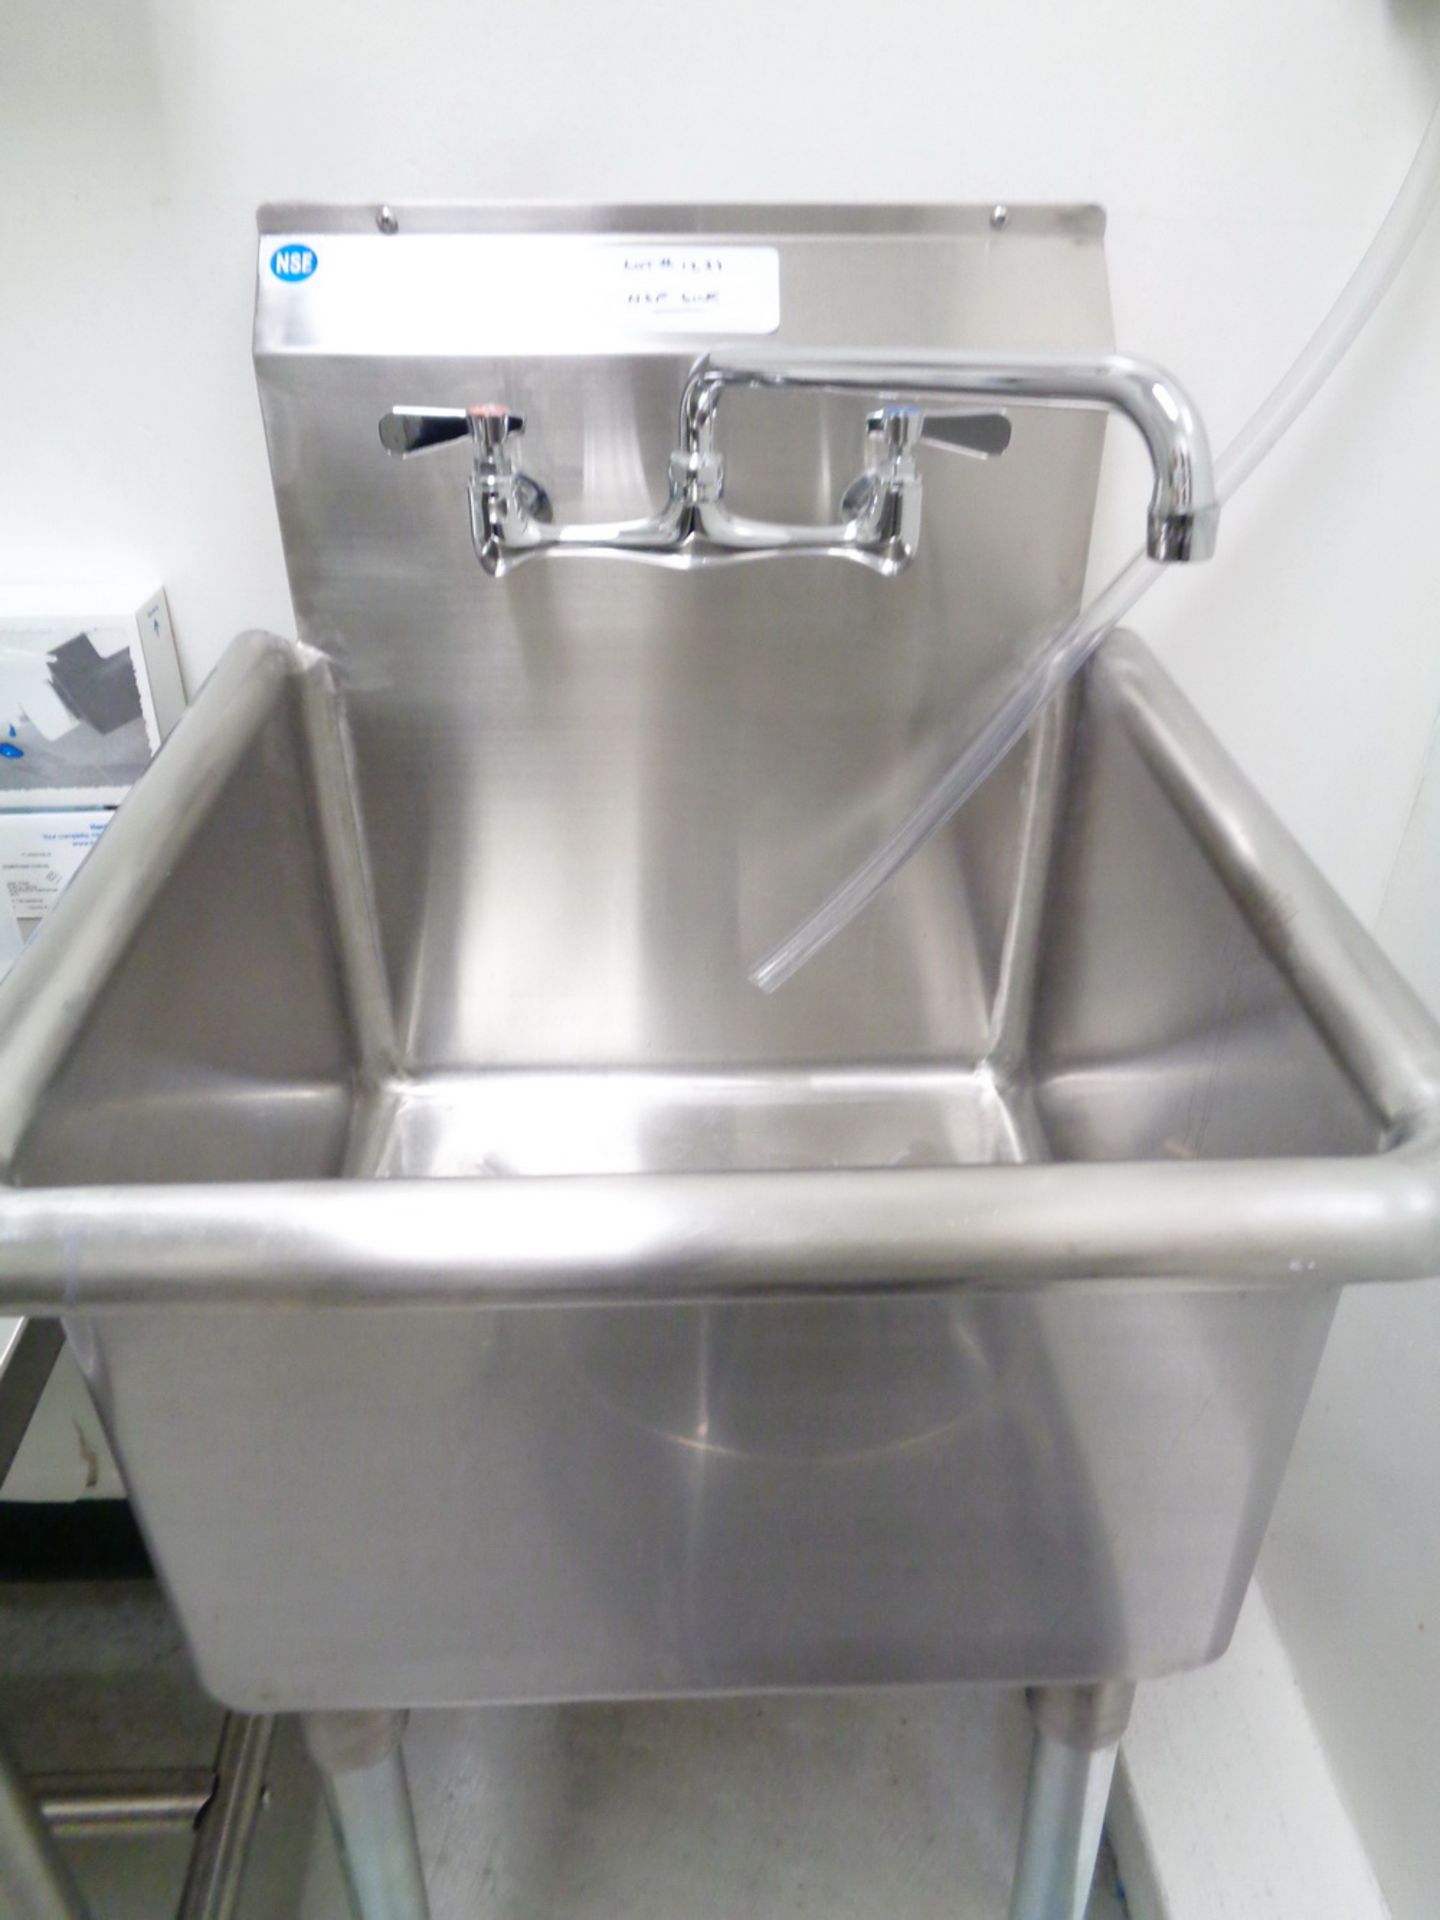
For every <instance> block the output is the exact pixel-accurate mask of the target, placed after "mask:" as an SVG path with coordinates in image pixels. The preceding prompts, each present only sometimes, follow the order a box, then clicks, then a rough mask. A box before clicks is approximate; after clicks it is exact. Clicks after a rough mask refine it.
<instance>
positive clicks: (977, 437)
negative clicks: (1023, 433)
mask: <svg viewBox="0 0 1440 1920" xmlns="http://www.w3.org/2000/svg"><path fill="white" fill-rule="evenodd" d="M1010 434H1011V426H1010V417H1009V415H1008V414H1004V413H927V414H926V415H925V426H924V428H923V430H922V432H921V435H920V439H921V441H922V443H923V444H924V445H925V446H933V447H945V448H948V449H949V451H950V452H952V453H968V454H969V455H970V457H971V458H972V459H975V460H994V459H997V458H998V457H999V455H1000V454H1002V453H1004V451H1005V449H1006V448H1007V447H1008V446H1009V444H1010Z"/></svg>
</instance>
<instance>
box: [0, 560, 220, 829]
mask: <svg viewBox="0 0 1440 1920" xmlns="http://www.w3.org/2000/svg"><path fill="white" fill-rule="evenodd" d="M184 705H185V689H184V685H183V682H182V681H181V678H180V665H179V661H178V660H177V658H176V654H175V638H174V634H173V632H172V631H171V626H170V611H169V608H168V607H167V606H166V604H165V595H164V592H163V590H161V589H157V590H156V591H155V592H153V593H149V594H145V595H137V594H133V593H130V594H124V595H123V596H122V595H121V594H119V593H112V594H105V593H99V594H97V593H93V592H91V591H90V590H88V589H86V590H83V591H81V592H77V591H75V590H74V589H69V590H60V589H56V588H41V587H4V588H0V808H5V809H9V808H13V807H24V808H32V807H33V808H39V809H42V810H47V811H48V810H51V809H54V808H57V807H83V808H96V807H113V806H117V805H118V804H119V803H120V801H121V800H123V799H124V797H125V794H126V792H127V791H128V790H129V788H130V787H131V786H132V785H133V783H134V782H135V781H136V780H137V779H138V778H139V776H140V775H141V774H142V773H143V772H144V770H145V768H146V766H147V765H148V763H149V761H150V759H151V756H152V755H153V754H154V753H155V752H156V750H157V749H158V747H159V745H160V742H161V741H162V740H163V739H164V737H165V735H166V734H167V733H168V732H169V731H170V729H171V727H173V726H174V724H175V722H176V721H177V720H178V719H179V717H180V714H181V712H182V710H183V708H184Z"/></svg>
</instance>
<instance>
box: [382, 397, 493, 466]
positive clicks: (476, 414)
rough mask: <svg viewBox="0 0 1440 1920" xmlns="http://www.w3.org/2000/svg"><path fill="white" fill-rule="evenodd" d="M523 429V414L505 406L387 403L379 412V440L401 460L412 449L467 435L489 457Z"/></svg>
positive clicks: (417, 450)
mask: <svg viewBox="0 0 1440 1920" xmlns="http://www.w3.org/2000/svg"><path fill="white" fill-rule="evenodd" d="M524 431H525V420H524V417H523V415H521V414H518V413H512V412H511V410H510V408H509V407H505V406H495V405H493V404H492V405H487V406H483V407H391V409H390V411H389V412H388V413H385V414H382V415H381V416H380V444H381V446H382V447H384V449H385V451H386V452H387V453H393V454H398V455H399V456H400V458H401V459H402V460H403V459H404V458H406V457H407V455H409V454H412V453H428V452H429V451H430V449H431V448H432V447H443V446H447V445H448V444H449V443H450V442H451V441H452V440H464V439H466V438H467V437H468V438H470V439H472V440H473V441H474V442H475V451H476V453H477V454H480V453H488V454H490V455H491V456H492V457H493V456H494V455H495V454H497V453H498V452H499V451H500V449H501V448H502V447H503V446H504V445H505V442H506V441H507V440H510V439H512V438H513V437H514V436H515V435H517V434H521V433H523V432H524Z"/></svg>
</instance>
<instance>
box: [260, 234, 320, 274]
mask: <svg viewBox="0 0 1440 1920" xmlns="http://www.w3.org/2000/svg"><path fill="white" fill-rule="evenodd" d="M319 264H320V259H319V256H318V255H317V253H316V252H315V249H314V248H313V247H303V246H300V245H298V244H297V243H296V242H295V241H289V242H287V244H286V245H285V246H283V247H277V248H276V249H275V251H274V252H273V253H272V254H271V256H270V271H271V273H273V274H274V276H275V278H276V279H277V280H288V281H291V282H294V281H296V280H308V279H309V278H310V276H311V274H312V273H314V271H315V269H316V267H318V266H319Z"/></svg>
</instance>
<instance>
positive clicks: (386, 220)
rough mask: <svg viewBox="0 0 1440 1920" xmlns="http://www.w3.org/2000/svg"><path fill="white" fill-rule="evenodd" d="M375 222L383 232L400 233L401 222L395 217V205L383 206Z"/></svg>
mask: <svg viewBox="0 0 1440 1920" xmlns="http://www.w3.org/2000/svg"><path fill="white" fill-rule="evenodd" d="M375 224H376V226H377V227H378V228H379V229H380V231H381V233H398V232H399V231H400V222H399V221H398V220H397V219H396V218H395V211H394V209H393V207H381V209H380V211H379V212H378V213H377V214H376V216H375Z"/></svg>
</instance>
